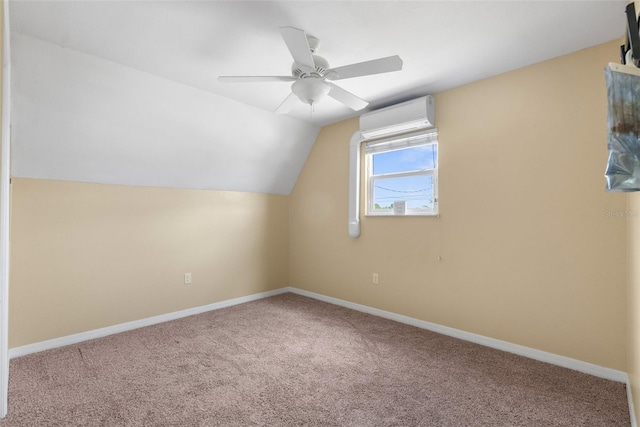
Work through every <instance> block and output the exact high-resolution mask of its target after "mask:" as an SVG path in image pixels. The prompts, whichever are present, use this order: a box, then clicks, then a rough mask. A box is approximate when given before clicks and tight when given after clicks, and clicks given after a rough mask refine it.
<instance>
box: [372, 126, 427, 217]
mask: <svg viewBox="0 0 640 427" xmlns="http://www.w3.org/2000/svg"><path fill="white" fill-rule="evenodd" d="M364 145H365V150H364V151H365V153H364V156H365V180H366V184H365V186H366V196H365V216H394V217H396V216H400V217H402V216H438V215H439V214H438V211H439V209H438V205H439V199H438V163H439V157H440V155H439V152H438V151H436V161H435V164H434V168H433V169H419V170H410V171H402V172H392V173H386V174H378V175H373V156H374V155H376V154H381V153H387V152H391V151H398V150H403V149H407V148H414V147H421V146H427V145H435V146H436V150H438V132H437V130H434V129H431V130H429V131H426V132H425V131H422V132H414V133H411V134H405V135H400V136H395V137H391V138H385V139H381V140H370V141H364ZM408 176H431V177H432V182H433V199H434V201H433V208H432V209H421V208H417V209H416V208H414V209H409V208H408V207H407V208H406V211H405V213H404V214H398V215H396V214H395V212H394V209H393V208H390V209H376V208H375V204H374V203H375V197H374V195H375V183H376V182H380V181H384V180H386V179H393V178H402V177H408Z"/></svg>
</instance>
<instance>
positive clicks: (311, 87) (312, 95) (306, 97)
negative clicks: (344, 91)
mask: <svg viewBox="0 0 640 427" xmlns="http://www.w3.org/2000/svg"><path fill="white" fill-rule="evenodd" d="M329 89H331V88H330V86H329V85H328V84H326V83H325V82H324V81H322V80H320V79H316V78H308V79H303V80H297V81H295V82H293V84H292V85H291V91H292V92H293V93H295V94H296V96H297V97H298V98H299V99H300V101H302V102H304V103H305V104H309V105H313V104H315V103H317V102H318V101H320V100H321V99H322V98H324V97H325V96H326V95H327V93H329Z"/></svg>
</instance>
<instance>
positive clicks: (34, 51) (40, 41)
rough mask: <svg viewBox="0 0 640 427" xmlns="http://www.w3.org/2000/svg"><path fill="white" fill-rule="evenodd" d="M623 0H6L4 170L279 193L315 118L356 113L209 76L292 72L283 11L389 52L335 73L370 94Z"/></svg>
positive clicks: (602, 17)
mask: <svg viewBox="0 0 640 427" xmlns="http://www.w3.org/2000/svg"><path fill="white" fill-rule="evenodd" d="M626 3H627V1H626V0H617V1H578V2H571V1H501V2H486V1H471V2H457V1H441V2H434V1H372V2H365V1H284V2H280V1H259V2H246V1H229V2H224V1H195V2H188V1H140V2H136V1H121V2H120V1H106V2H100V1H59V2H58V1H44V2H39V1H28V2H27V1H11V3H10V26H11V30H12V34H13V36H12V39H11V44H12V45H11V49H12V61H13V75H14V83H13V86H12V87H13V92H14V94H13V99H14V104H13V108H14V111H13V115H14V120H13V122H14V123H13V124H14V137H13V149H14V165H13V173H14V175H17V176H32V177H40V178H53V179H71V180H79V181H91V182H108V183H122V184H134V185H161V186H169V187H186V188H214V189H223V190H243V191H260V192H268V193H278V194H288V193H289V192H290V190H291V188H292V187H293V185H294V183H295V180H296V179H297V176H298V173H299V171H300V170H301V168H302V166H303V164H304V161H305V159H306V157H307V155H308V152H309V150H310V149H311V146H312V144H313V142H314V140H315V137H316V135H317V132H318V129H319V127H320V126H323V125H326V124H329V123H334V122H336V121H340V120H343V119H345V118H348V117H351V116H354V115H356V114H359V113H355V112H353V111H351V110H350V109H348V108H347V107H344V106H342V105H341V104H339V103H338V102H337V101H334V100H333V99H330V98H327V99H324V100H323V101H322V102H320V103H319V104H317V105H316V107H315V110H314V112H313V113H311V111H310V108H309V106H308V105H305V104H302V103H300V104H299V105H298V106H297V107H296V108H294V109H293V111H292V112H291V113H290V114H289V115H288V116H285V117H283V116H277V115H275V114H273V113H272V111H273V110H275V108H276V107H277V106H278V105H279V104H280V102H281V101H282V100H283V99H284V98H285V97H286V96H287V95H288V93H289V90H290V89H289V86H290V84H289V83H281V82H277V83H250V84H221V83H218V82H217V80H216V78H217V77H218V76H219V75H289V74H290V68H291V62H292V59H291V57H290V54H289V52H288V50H287V48H286V45H285V44H284V42H283V40H282V38H281V36H280V33H279V31H278V27H280V26H294V27H298V28H302V29H304V30H305V31H307V33H309V34H312V35H314V36H316V37H317V38H319V39H320V47H319V49H318V52H317V53H318V54H320V55H321V56H323V57H324V58H326V59H327V60H328V61H329V63H330V65H331V66H332V67H337V66H341V65H346V64H350V63H354V62H361V61H366V60H370V59H375V58H379V57H385V56H389V55H395V54H398V55H400V57H401V58H402V59H403V61H404V68H403V70H402V71H399V72H393V73H387V74H381V75H375V76H367V77H361V78H354V79H348V80H340V81H337V82H336V83H337V84H338V85H339V86H341V87H343V88H344V89H347V90H349V91H351V92H353V93H354V94H356V95H357V96H359V97H361V98H363V99H365V100H367V101H369V102H370V108H377V107H380V106H386V105H389V104H392V103H395V102H400V101H404V100H407V99H410V98H413V97H417V96H422V95H425V94H433V93H437V92H439V91H442V90H445V89H449V88H451V87H455V86H458V85H461V84H465V83H468V82H472V81H475V80H479V79H482V78H485V77H488V76H492V75H496V74H499V73H502V72H505V71H508V70H512V69H515V68H519V67H523V66H526V65H529V64H532V63H535V62H539V61H543V60H545V59H549V58H552V57H556V56H559V55H563V54H566V53H569V52H573V51H576V50H579V49H583V48H586V47H589V46H593V45H596V44H600V43H603V42H607V41H610V40H613V39H616V38H620V37H621V36H622V35H623V33H624V29H625V26H624V19H623V18H624V15H623V11H624V6H625V4H626ZM55 88H57V89H55ZM436 108H437V107H436ZM436 116H437V114H436ZM345 144H347V142H345ZM345 146H346V145H345Z"/></svg>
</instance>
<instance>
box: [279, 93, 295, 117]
mask: <svg viewBox="0 0 640 427" xmlns="http://www.w3.org/2000/svg"><path fill="white" fill-rule="evenodd" d="M297 102H298V97H297V96H296V94H295V93H293V92H291V93H290V94H289V96H287V97H286V98H285V99H284V101H282V103H281V104H280V105H278V108H276V111H274V112H275V113H276V114H287V113H288V112H289V111H291V109H292V108H293V106H294V105H295V104H296V103H297Z"/></svg>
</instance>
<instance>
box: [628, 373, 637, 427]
mask: <svg viewBox="0 0 640 427" xmlns="http://www.w3.org/2000/svg"><path fill="white" fill-rule="evenodd" d="M627 402H629V417H630V418H631V427H638V422H637V420H636V411H635V410H634V407H633V394H632V393H631V382H630V381H629V376H628V375H627Z"/></svg>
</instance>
